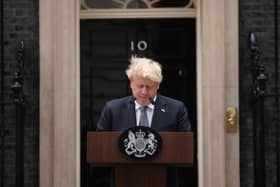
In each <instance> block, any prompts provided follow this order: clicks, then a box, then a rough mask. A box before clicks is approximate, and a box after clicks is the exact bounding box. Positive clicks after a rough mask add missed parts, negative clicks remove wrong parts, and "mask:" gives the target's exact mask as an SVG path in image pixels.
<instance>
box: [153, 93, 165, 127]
mask: <svg viewBox="0 0 280 187" xmlns="http://www.w3.org/2000/svg"><path fill="white" fill-rule="evenodd" d="M165 111H166V101H164V100H163V98H162V97H161V96H160V95H158V96H157V100H156V103H155V110H154V114H153V119H152V125H151V127H152V128H153V129H155V130H160V127H161V123H162V119H164V118H163V115H165Z"/></svg>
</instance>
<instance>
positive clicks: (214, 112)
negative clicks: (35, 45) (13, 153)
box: [39, 0, 239, 187]
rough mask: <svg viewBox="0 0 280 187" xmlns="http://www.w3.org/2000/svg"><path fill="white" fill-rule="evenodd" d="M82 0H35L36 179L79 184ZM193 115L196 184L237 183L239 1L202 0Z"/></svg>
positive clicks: (66, 186) (46, 185) (43, 184)
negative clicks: (234, 115)
mask: <svg viewBox="0 0 280 187" xmlns="http://www.w3.org/2000/svg"><path fill="white" fill-rule="evenodd" d="M79 3H80V2H79V0H48V1H46V0H40V3H39V4H40V10H39V11H40V12H39V15H40V187H50V186H53V187H79V186H80V93H79V91H80V74H79V73H80V68H79V64H80V56H79V51H80V47H79V46H80V43H79V42H80V41H79V28H80V26H79V20H80V4H79ZM196 19H197V21H196V23H197V104H198V106H197V108H198V111H197V116H198V119H197V121H198V124H197V127H198V132H197V133H198V155H197V157H198V166H199V168H198V169H199V171H198V173H199V174H198V175H199V187H225V186H237V187H238V186H239V133H238V132H237V133H233V134H227V133H226V132H225V111H226V107H227V106H234V107H236V108H237V109H238V106H239V105H238V1H237V0H232V1H226V0H211V1H208V0H199V1H198V2H197V12H196Z"/></svg>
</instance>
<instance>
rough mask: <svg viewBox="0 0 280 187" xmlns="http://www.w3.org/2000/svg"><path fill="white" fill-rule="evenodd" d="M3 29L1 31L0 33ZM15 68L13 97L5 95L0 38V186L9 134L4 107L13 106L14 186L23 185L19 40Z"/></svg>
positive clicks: (22, 68)
mask: <svg viewBox="0 0 280 187" xmlns="http://www.w3.org/2000/svg"><path fill="white" fill-rule="evenodd" d="M2 32H3V30H2V31H1V34H2ZM16 57H17V62H18V64H17V69H16V70H15V73H14V76H13V81H12V85H11V86H10V88H11V90H12V91H13V99H12V100H10V99H8V98H6V97H5V93H6V91H5V88H7V87H6V85H5V81H4V79H5V77H4V76H5V74H6V73H5V63H4V44H3V40H1V86H0V87H1V93H0V95H1V100H0V107H1V111H0V113H1V114H0V115H1V116H0V117H1V118H0V120H1V124H0V155H1V157H0V187H4V184H5V167H4V162H5V145H6V144H5V137H6V136H7V135H9V131H8V130H7V127H6V124H5V122H6V119H5V107H7V106H9V107H11V106H12V105H14V107H15V123H16V172H15V173H16V175H15V178H16V180H15V181H16V187H23V186H24V174H23V171H24V94H23V74H24V60H23V59H24V42H23V41H21V42H20V45H19V47H18V50H17V56H16Z"/></svg>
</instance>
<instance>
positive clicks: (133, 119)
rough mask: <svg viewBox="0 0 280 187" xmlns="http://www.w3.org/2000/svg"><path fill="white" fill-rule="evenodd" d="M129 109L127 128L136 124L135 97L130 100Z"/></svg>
mask: <svg viewBox="0 0 280 187" xmlns="http://www.w3.org/2000/svg"><path fill="white" fill-rule="evenodd" d="M127 104H128V107H127V109H128V111H127V128H130V127H134V126H136V114H135V103H134V99H133V97H131V98H130V99H129V101H128V103H127Z"/></svg>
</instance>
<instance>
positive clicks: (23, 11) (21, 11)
mask: <svg viewBox="0 0 280 187" xmlns="http://www.w3.org/2000/svg"><path fill="white" fill-rule="evenodd" d="M3 1H4V2H3V3H4V12H3V14H4V20H3V22H4V41H3V42H4V67H5V68H4V90H1V91H4V96H5V97H4V99H3V100H4V101H5V103H7V102H9V103H11V102H13V94H12V91H11V89H10V86H11V84H12V83H13V76H14V73H15V72H16V71H17V70H18V67H19V66H18V61H17V50H18V48H19V45H20V41H24V46H25V49H24V58H23V61H24V70H23V77H24V80H23V90H24V99H25V100H24V105H23V108H24V116H25V117H24V120H22V124H23V125H24V141H23V144H24V154H23V155H24V156H23V159H24V184H25V185H24V186H28V187H32V186H34V187H37V186H38V157H39V147H38V144H39V141H38V137H39V119H38V118H39V60H38V59H39V57H38V53H39V45H38V42H39V39H38V34H39V32H38V3H39V2H38V0H3ZM1 55H2V54H1ZM1 63H2V62H1ZM1 72H3V71H2V70H1ZM4 109H5V110H4V114H3V115H1V118H2V120H1V122H2V123H1V124H0V127H3V125H5V127H6V129H7V130H8V134H7V135H6V136H5V138H4V143H5V151H4V155H3V154H1V153H2V152H1V149H0V152H1V153H0V160H1V157H2V158H5V162H4V178H3V180H2V181H0V186H1V185H4V187H10V186H15V173H16V169H15V165H16V154H15V153H16V136H15V134H16V131H15V130H16V128H15V127H16V120H15V118H16V114H15V104H13V103H11V104H5V107H4ZM3 119H4V120H3ZM3 122H4V123H3ZM2 140H3V139H2ZM0 145H1V140H0ZM0 164H1V163H0ZM0 176H1V175H0ZM0 180H1V178H0ZM1 187H2V186H1Z"/></svg>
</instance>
